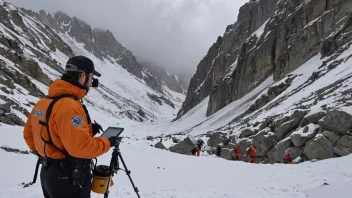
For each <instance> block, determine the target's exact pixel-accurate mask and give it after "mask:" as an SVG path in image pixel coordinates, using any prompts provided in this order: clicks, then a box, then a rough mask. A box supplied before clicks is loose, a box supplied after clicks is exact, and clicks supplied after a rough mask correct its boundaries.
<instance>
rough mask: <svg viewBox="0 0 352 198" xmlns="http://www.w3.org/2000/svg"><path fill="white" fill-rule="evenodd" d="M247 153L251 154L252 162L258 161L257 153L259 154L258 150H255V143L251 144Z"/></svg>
mask: <svg viewBox="0 0 352 198" xmlns="http://www.w3.org/2000/svg"><path fill="white" fill-rule="evenodd" d="M247 155H249V157H250V160H249V162H250V163H255V162H256V155H257V150H255V145H254V144H251V146H250V147H249V148H248V149H247Z"/></svg>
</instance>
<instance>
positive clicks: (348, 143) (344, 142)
mask: <svg viewBox="0 0 352 198" xmlns="http://www.w3.org/2000/svg"><path fill="white" fill-rule="evenodd" d="M337 143H338V144H340V145H341V146H344V147H347V148H352V136H349V135H344V136H342V138H341V139H340V140H339V141H338V142H337Z"/></svg>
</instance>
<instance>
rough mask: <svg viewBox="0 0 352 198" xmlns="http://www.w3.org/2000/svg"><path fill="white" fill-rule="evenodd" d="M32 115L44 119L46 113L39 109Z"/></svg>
mask: <svg viewBox="0 0 352 198" xmlns="http://www.w3.org/2000/svg"><path fill="white" fill-rule="evenodd" d="M32 114H33V115H34V116H37V117H39V118H43V117H44V112H43V111H41V110H39V109H34V110H33V112H32Z"/></svg>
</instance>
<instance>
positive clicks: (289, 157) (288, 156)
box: [284, 154, 292, 162]
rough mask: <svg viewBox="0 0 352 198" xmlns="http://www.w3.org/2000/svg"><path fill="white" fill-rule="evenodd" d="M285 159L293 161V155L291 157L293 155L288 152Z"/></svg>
mask: <svg viewBox="0 0 352 198" xmlns="http://www.w3.org/2000/svg"><path fill="white" fill-rule="evenodd" d="M284 160H285V161H286V162H292V157H291V155H290V154H287V155H286V156H285V158H284Z"/></svg>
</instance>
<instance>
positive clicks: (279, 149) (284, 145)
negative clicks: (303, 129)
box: [274, 138, 293, 163]
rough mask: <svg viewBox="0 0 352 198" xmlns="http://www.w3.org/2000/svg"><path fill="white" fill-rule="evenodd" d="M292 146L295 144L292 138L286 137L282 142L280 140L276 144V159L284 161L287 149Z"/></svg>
mask: <svg viewBox="0 0 352 198" xmlns="http://www.w3.org/2000/svg"><path fill="white" fill-rule="evenodd" d="M292 146H293V143H292V141H291V139H290V138H286V139H284V140H282V141H281V142H279V143H278V144H277V146H276V152H275V155H274V159H275V160H276V161H277V162H281V163H282V162H283V161H284V157H285V152H286V150H287V149H288V148H290V147H292Z"/></svg>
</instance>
